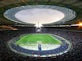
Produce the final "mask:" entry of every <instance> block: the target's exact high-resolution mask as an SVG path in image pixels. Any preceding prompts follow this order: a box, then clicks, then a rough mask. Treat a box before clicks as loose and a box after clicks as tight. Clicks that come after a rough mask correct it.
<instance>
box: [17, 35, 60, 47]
mask: <svg viewBox="0 0 82 61" xmlns="http://www.w3.org/2000/svg"><path fill="white" fill-rule="evenodd" d="M16 44H17V45H23V46H28V45H35V44H55V45H60V44H61V41H60V40H58V39H57V38H55V36H53V35H52V34H27V35H24V36H22V37H20V38H19V40H18V41H17V42H16Z"/></svg>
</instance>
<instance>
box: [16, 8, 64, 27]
mask: <svg viewBox="0 0 82 61" xmlns="http://www.w3.org/2000/svg"><path fill="white" fill-rule="evenodd" d="M64 16H65V15H64V13H63V12H61V11H59V10H54V9H48V8H46V9H45V8H31V9H25V10H21V11H18V12H17V13H16V14H15V17H16V18H17V19H18V20H20V21H23V22H26V23H32V24H37V23H39V24H40V25H41V24H48V23H53V22H57V21H60V20H61V19H63V18H64Z"/></svg>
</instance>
